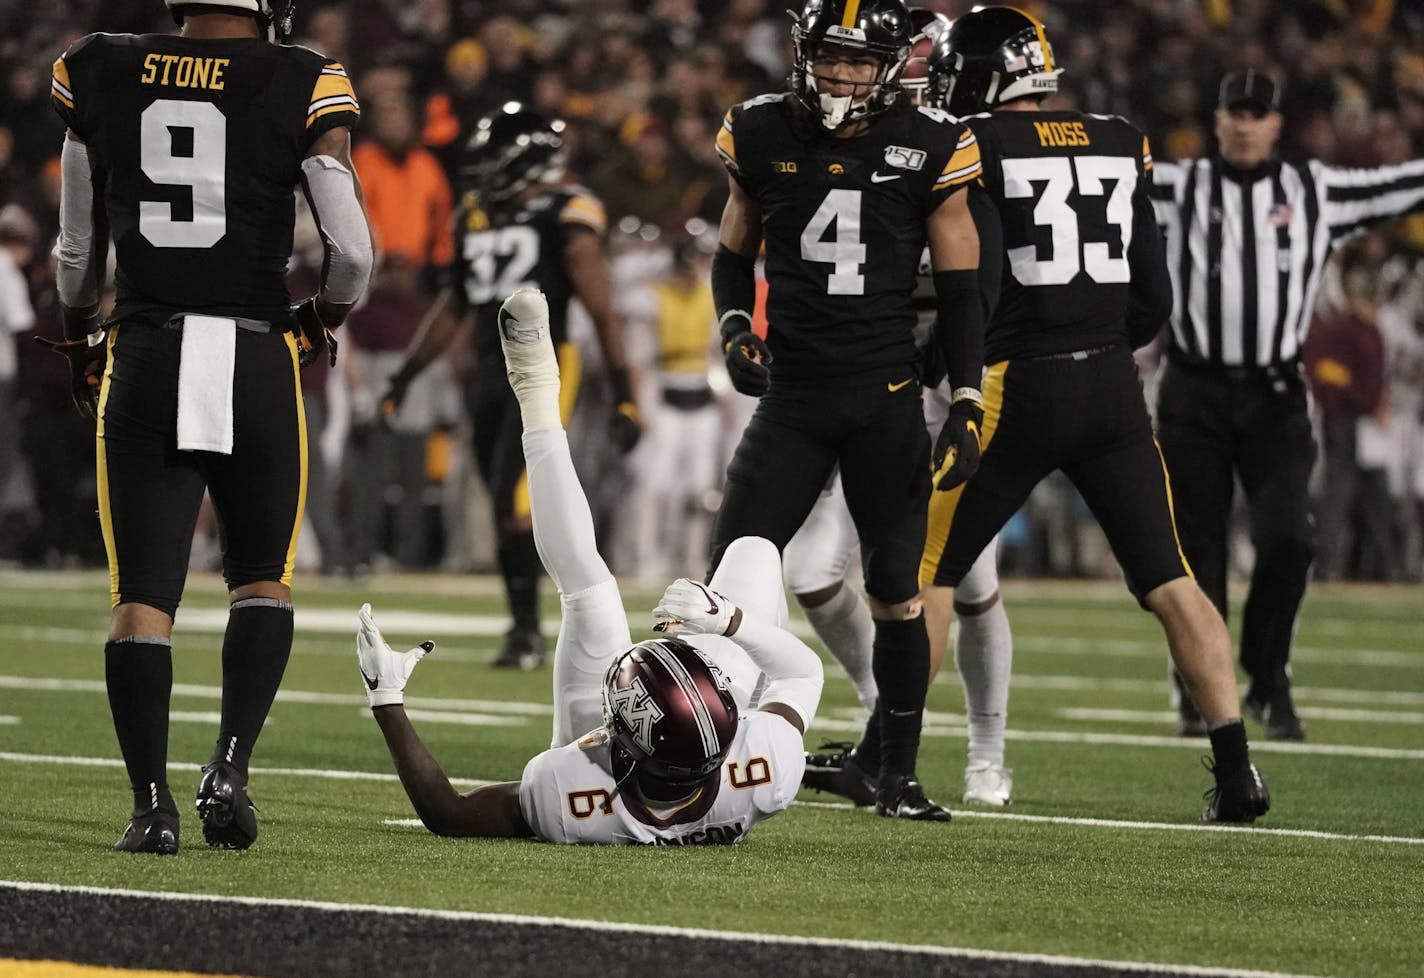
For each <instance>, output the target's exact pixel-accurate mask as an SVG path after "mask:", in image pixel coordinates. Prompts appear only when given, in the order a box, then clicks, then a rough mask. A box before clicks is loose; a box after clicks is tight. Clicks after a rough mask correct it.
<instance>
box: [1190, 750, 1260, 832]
mask: <svg viewBox="0 0 1424 978" xmlns="http://www.w3.org/2000/svg"><path fill="white" fill-rule="evenodd" d="M1202 766H1204V767H1205V768H1206V769H1207V770H1208V771H1210V772H1211V773H1212V776H1213V777H1214V778H1216V784H1215V785H1213V786H1212V787H1211V788H1208V789H1207V791H1206V794H1204V795H1202V797H1203V798H1205V799H1206V811H1204V812H1202V821H1203V822H1248V823H1249V822H1254V821H1256V819H1258V818H1260V817H1261V816H1262V815H1264V814H1266V813H1267V812H1268V811H1270V810H1271V792H1270V790H1269V789H1268V788H1267V787H1266V780H1265V779H1264V778H1262V777H1261V772H1260V771H1258V770H1256V765H1254V764H1247V765H1246V766H1245V767H1243V768H1241V769H1239V770H1237V771H1235V772H1233V773H1232V774H1229V775H1226V776H1222V775H1221V774H1220V773H1219V772H1218V771H1217V768H1216V766H1215V765H1214V764H1212V763H1211V758H1209V757H1203V758H1202Z"/></svg>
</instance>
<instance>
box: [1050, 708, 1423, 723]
mask: <svg viewBox="0 0 1424 978" xmlns="http://www.w3.org/2000/svg"><path fill="white" fill-rule="evenodd" d="M1053 712H1054V713H1056V714H1057V715H1058V716H1060V717H1063V718H1064V719H1065V720H1102V721H1105V722H1108V723H1152V724H1171V723H1174V722H1176V720H1177V712H1176V711H1175V710H1098V709H1091V708H1088V707H1077V706H1069V707H1064V708H1063V709H1061V710H1054V711H1053ZM1296 712H1297V713H1299V714H1300V715H1301V716H1303V717H1305V718H1306V719H1307V720H1343V721H1348V722H1350V723H1406V724H1420V723H1424V713H1412V712H1405V711H1403V710H1342V709H1338V708H1335V707H1329V706H1305V707H1299V708H1297V710H1296Z"/></svg>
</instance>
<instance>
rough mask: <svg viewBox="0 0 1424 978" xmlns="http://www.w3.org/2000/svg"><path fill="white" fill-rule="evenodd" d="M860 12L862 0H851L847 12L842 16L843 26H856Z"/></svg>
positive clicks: (847, 5)
mask: <svg viewBox="0 0 1424 978" xmlns="http://www.w3.org/2000/svg"><path fill="white" fill-rule="evenodd" d="M859 13H860V0H849V2H848V3H847V4H846V7H845V14H844V15H843V16H842V17H841V26H842V27H854V26H855V18H856V15H857V14H859Z"/></svg>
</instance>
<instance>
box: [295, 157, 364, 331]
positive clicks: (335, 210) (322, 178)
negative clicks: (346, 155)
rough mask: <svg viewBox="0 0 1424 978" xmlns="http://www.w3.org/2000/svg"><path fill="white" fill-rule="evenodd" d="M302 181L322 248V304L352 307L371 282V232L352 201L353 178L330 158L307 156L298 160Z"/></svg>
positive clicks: (353, 192)
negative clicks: (323, 268) (324, 276)
mask: <svg viewBox="0 0 1424 978" xmlns="http://www.w3.org/2000/svg"><path fill="white" fill-rule="evenodd" d="M302 182H303V183H304V184H305V185H306V189H307V199H308V200H310V201H311V209H312V216H313V217H315V218H316V225H317V228H318V229H320V231H321V243H322V247H324V248H325V249H326V282H325V283H324V284H323V286H322V293H321V298H322V301H323V302H327V303H330V304H331V305H336V306H349V305H354V304H355V303H356V300H357V299H359V298H361V294H362V293H363V292H365V291H366V284H367V283H368V282H370V280H371V263H372V260H373V255H372V249H371V229H370V228H369V227H368V226H367V224H366V214H365V212H364V211H363V210H362V209H361V202H360V201H359V200H358V199H357V198H356V180H355V177H353V176H352V175H351V171H350V170H348V169H347V168H346V167H345V166H343V165H342V164H341V163H340V162H339V161H338V160H336V159H335V158H334V157H331V156H309V157H307V158H306V159H305V160H303V161H302Z"/></svg>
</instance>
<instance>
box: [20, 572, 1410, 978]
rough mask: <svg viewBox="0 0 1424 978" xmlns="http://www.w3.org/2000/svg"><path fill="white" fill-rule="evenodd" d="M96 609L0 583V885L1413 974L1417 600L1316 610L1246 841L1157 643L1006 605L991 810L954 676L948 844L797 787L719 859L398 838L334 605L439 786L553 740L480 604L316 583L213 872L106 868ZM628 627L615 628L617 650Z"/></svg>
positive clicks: (216, 593)
mask: <svg viewBox="0 0 1424 978" xmlns="http://www.w3.org/2000/svg"><path fill="white" fill-rule="evenodd" d="M105 588H106V579H105V576H104V575H103V574H102V573H91V574H63V575H58V574H57V575H45V574H29V573H26V574H20V573H17V572H4V573H0V639H3V648H4V650H5V651H4V653H3V658H0V879H7V880H25V881H48V882H55V883H62V884H89V885H95V886H111V887H125V888H137V889H154V890H184V891H194V892H204V893H222V894H244V895H257V896H280V897H295V898H307V899H316V900H327V901H337V902H355V903H381V904H401V905H406V906H415V907H434V908H449V909H463V910H483V911H500V912H510V913H521V914H534V915H552V916H561V917H574V918H588V919H603V920H613V921H624V922H634V923H657V924H669V925H683V926H693V927H705V928H716V929H723V930H732V931H745V932H766V933H778V934H797V935H816V936H825V937H845V938H861V939H869V940H878V941H890V942H899V943H912V944H934V945H944V946H955V947H971V948H982V949H994V950H1004V951H1014V952H1036V953H1045V954H1062V955H1074V956H1082V957H1088V958H1095V959H1109V960H1120V961H1140V962H1163V963H1172V964H1189V965H1204V966H1231V967H1236V968H1251V969H1261V970H1266V971H1275V972H1287V973H1298V974H1311V975H1330V976H1346V975H1350V976H1356V975H1358V976H1369V978H1392V976H1396V978H1417V976H1418V975H1419V974H1421V972H1424V964H1421V960H1424V952H1421V950H1420V948H1421V943H1420V936H1419V935H1420V933H1421V926H1424V602H1421V595H1420V591H1419V589H1418V588H1417V587H1415V588H1395V589H1368V588H1360V587H1348V586H1338V587H1317V588H1315V589H1314V590H1313V591H1312V592H1311V594H1310V596H1309V598H1308V599H1307V605H1306V610H1305V614H1304V617H1303V620H1302V622H1301V626H1300V633H1299V637H1298V653H1297V664H1296V674H1297V683H1298V693H1297V702H1298V706H1299V707H1300V712H1301V714H1302V716H1303V717H1304V719H1305V721H1306V723H1307V725H1308V727H1309V731H1310V740H1309V741H1308V742H1307V743H1306V744H1304V745H1274V744H1267V743H1264V742H1262V743H1258V744H1257V745H1255V746H1256V760H1257V763H1258V765H1259V766H1260V767H1261V769H1262V771H1263V773H1264V774H1265V776H1266V778H1267V780H1268V781H1269V783H1270V786H1271V790H1272V795H1273V799H1274V807H1273V809H1272V811H1271V813H1270V814H1269V815H1268V816H1267V817H1266V818H1265V819H1263V820H1262V821H1261V822H1260V823H1258V826H1257V828H1256V829H1246V830H1242V829H1232V830H1225V831H1223V830H1218V829H1215V828H1213V829H1206V830H1204V829H1202V828H1200V827H1199V826H1198V825H1197V822H1196V819H1197V817H1198V815H1199V813H1200V810H1201V807H1202V801H1201V798H1200V795H1201V793H1202V791H1203V790H1204V789H1205V788H1206V787H1208V785H1209V776H1208V775H1207V774H1206V773H1205V772H1204V771H1203V770H1202V769H1201V768H1200V766H1199V757H1200V756H1201V755H1202V754H1203V753H1205V749H1204V748H1205V744H1204V742H1201V743H1186V742H1183V741H1179V740H1177V739H1176V738H1174V737H1172V736H1171V731H1172V725H1173V724H1172V715H1171V714H1170V713H1168V712H1167V708H1166V694H1165V676H1166V660H1165V653H1164V651H1163V649H1162V644H1161V640H1160V637H1159V634H1158V632H1157V631H1156V627H1155V624H1154V622H1153V620H1152V619H1151V618H1150V617H1148V616H1147V615H1145V614H1143V613H1142V612H1140V611H1138V610H1137V609H1136V607H1135V605H1133V604H1132V603H1131V601H1130V599H1128V598H1127V596H1126V593H1125V592H1124V591H1122V590H1121V589H1120V588H1119V587H1117V586H1112V585H1102V584H1085V585H1073V584H1063V583H1057V584H1031V583H1022V582H1009V583H1007V584H1006V588H1005V590H1006V594H1007V598H1008V602H1009V603H1008V607H1009V614H1010V618H1011V620H1012V622H1013V625H1014V633H1015V642H1016V654H1015V665H1014V668H1015V686H1014V693H1013V697H1012V700H1011V704H1010V709H1011V717H1010V742H1009V762H1010V764H1011V766H1012V767H1013V768H1014V773H1015V786H1016V790H1015V796H1014V805H1013V806H1012V808H1011V809H1009V810H1008V811H1007V812H995V813H990V812H982V811H981V812H977V813H976V812H969V811H964V810H963V808H964V806H962V805H961V804H960V803H959V800H958V791H957V790H956V789H957V788H958V786H959V782H960V777H961V772H962V766H963V749H964V736H963V729H962V716H961V712H962V708H963V705H962V699H961V696H960V692H959V687H958V680H957V677H955V676H953V674H952V672H951V674H950V675H948V676H943V677H941V679H940V680H939V682H937V683H936V685H935V686H934V688H933V689H932V691H931V694H930V704H929V709H930V711H931V712H930V714H929V717H928V724H927V731H926V736H925V741H924V746H923V748H922V752H921V768H920V773H921V776H922V779H923V780H924V782H925V783H926V785H927V787H928V788H929V789H930V793H931V795H932V796H935V797H938V798H940V799H941V800H943V801H947V802H952V803H953V804H952V807H953V808H954V809H955V813H956V814H955V819H954V821H953V822H952V823H951V824H950V825H947V826H943V825H918V824H903V823H897V822H891V821H886V820H881V819H877V818H875V817H874V816H873V815H871V814H867V813H866V812H864V811H854V810H851V809H849V808H844V807H840V806H834V805H829V804H825V803H826V802H827V801H829V800H830V799H828V798H827V797H826V796H817V795H813V794H806V795H803V800H804V801H806V802H812V803H815V804H807V805H799V806H797V807H796V808H794V809H792V810H791V811H790V812H788V813H786V814H784V815H782V816H779V817H778V818H776V819H774V820H773V821H771V822H770V823H768V824H766V825H764V826H762V827H760V828H759V829H758V830H757V831H756V832H755V833H754V834H753V835H752V836H751V838H750V839H749V841H748V842H747V843H745V844H743V845H740V846H737V847H734V848H731V849H715V848H709V849H688V850H672V849H662V848H651V849H641V848H639V849H622V850H573V849H568V848H557V847H554V846H548V845H541V844H536V843H511V842H486V843H480V842H470V841H450V840H442V839H437V838H434V837H432V836H430V835H428V834H426V833H425V832H424V830H422V829H419V828H411V827H409V826H406V825H401V824H397V823H398V821H399V820H403V819H408V818H410V816H411V811H410V808H409V806H408V804H407V803H406V800H405V797H404V795H403V793H402V792H401V789H400V786H399V785H398V784H397V783H395V782H394V779H393V778H392V777H391V776H390V767H389V764H388V760H387V757H386V754H385V748H384V746H383V744H382V741H381V738H380V735H379V733H378V731H377V729H376V727H375V724H374V723H373V722H372V721H371V719H370V717H369V714H368V712H367V711H366V709H365V708H364V696H363V695H362V692H361V685H360V678H359V675H358V673H357V670H356V667H355V662H354V655H353V653H352V634H353V632H354V624H355V610H356V608H357V607H358V605H359V604H360V602H361V601H362V600H370V601H372V603H373V605H374V606H375V610H376V614H377V619H378V621H380V622H381V624H382V626H383V627H384V629H385V631H386V633H387V636H388V638H389V639H390V641H391V642H392V644H400V643H404V642H409V643H412V644H413V643H414V642H415V641H417V640H419V639H422V638H426V637H432V638H435V639H436V640H437V642H438V643H439V647H438V649H437V651H436V654H435V655H434V656H432V657H431V658H429V659H427V660H426V661H425V662H424V663H422V665H421V666H420V668H419V669H418V670H417V671H416V673H415V676H414V678H413V680H412V681H411V685H410V687H409V688H408V691H407V692H408V706H409V707H410V709H411V711H412V716H413V718H414V720H415V723H416V726H417V728H418V729H419V730H420V731H421V733H422V734H423V735H424V737H425V738H426V740H427V742H428V743H429V744H430V745H431V747H432V749H433V750H434V751H435V753H436V755H437V756H438V757H439V758H441V760H442V761H443V762H444V763H445V766H446V769H447V771H448V772H449V773H450V774H451V775H452V777H456V778H464V779H471V780H474V779H482V780H484V779H487V780H503V779H513V778H517V777H518V776H519V774H520V771H521V769H522V767H523V764H524V762H525V760H526V759H527V758H529V757H530V756H531V755H532V754H534V753H535V752H537V751H538V750H540V749H541V748H542V747H544V746H547V743H548V736H549V718H550V710H549V707H548V703H549V701H550V691H549V679H550V677H549V671H548V670H547V669H546V670H544V671H541V672H537V673H532V674H513V675H512V674H509V673H507V672H503V671H495V670H491V669H490V668H488V666H486V665H485V661H486V660H487V659H488V658H489V656H490V655H491V654H492V653H493V650H494V648H495V646H496V644H497V643H498V641H499V638H500V635H501V633H502V630H503V627H504V621H503V617H502V615H501V612H500V601H499V597H498V594H497V592H496V591H495V589H494V585H493V583H492V582H491V581H489V580H487V579H475V578H454V577H408V578H398V577H390V578H380V579H376V580H374V581H372V582H368V583H366V584H363V585H360V586H348V585H340V586H338V585H333V584H327V583H321V582H317V583H312V584H309V585H308V586H307V587H304V588H300V589H299V590H298V595H297V600H298V617H297V644H296V649H295V652H294V655H293V657H292V661H291V665H290V667H289V669H288V672H287V677H286V681H285V683H284V687H283V694H282V695H281V696H280V697H279V699H278V702H277V704H276V706H275V707H274V709H273V711H272V716H271V720H270V722H269V725H268V727H267V729H266V731H265V733H264V735H263V740H262V742H261V744H259V747H258V753H257V757H256V758H255V759H254V762H253V763H254V773H253V779H252V785H251V788H252V794H253V797H254V799H255V800H256V803H257V805H258V806H259V808H260V821H261V831H262V837H261V839H260V840H259V841H258V843H257V845H256V846H255V847H254V848H253V849H252V850H250V851H249V852H246V853H240V854H239V853H228V852H215V851H210V850H208V849H206V848H205V847H204V846H203V845H202V841H201V835H200V833H199V831H198V825H197V822H196V819H194V818H192V817H189V816H187V815H186V814H185V818H184V833H185V834H184V849H183V852H182V854H181V855H180V856H179V857H178V858H177V859H150V858H136V857H126V856H119V855H115V854H111V853H110V852H109V851H108V847H109V846H110V845H111V844H112V843H113V841H114V840H115V839H116V838H117V837H118V835H119V833H120V831H121V829H122V828H123V825H124V821H125V813H126V809H127V805H128V791H127V785H126V783H125V778H124V774H123V770H122V767H121V766H119V762H118V749H117V746H116V744H115V741H114V735H113V729H112V727H111V725H110V721H109V715H108V709H107V703H106V700H105V697H104V693H103V682H102V680H103V659H102V651H101V646H102V642H103V635H104V630H105V627H106V622H107V602H106V597H105ZM655 597H656V596H655V595H653V594H650V593H647V592H637V591H632V590H629V591H628V592H627V593H625V603H626V604H627V605H628V606H629V607H630V608H651V606H652V604H653V602H654V598H655ZM224 606H225V601H224V596H223V594H222V591H221V588H220V585H219V583H218V582H216V581H215V580H213V579H211V578H196V579H195V580H194V581H193V582H192V583H191V584H190V589H189V595H188V599H187V603H186V604H185V605H184V608H183V610H182V611H181V612H180V614H179V620H178V629H177V631H176V633H175V664H174V673H175V683H176V684H177V686H176V688H175V694H174V699H173V710H174V722H173V726H172V735H171V753H170V757H171V761H172V762H173V764H174V765H175V766H177V768H178V769H175V770H173V771H172V772H171V781H172V784H173V788H174V794H175V795H177V796H178V797H179V799H180V803H182V802H183V801H184V799H190V798H191V797H192V792H193V790H194V788H195V787H196V784H197V765H198V764H200V763H201V762H202V761H204V760H205V759H206V757H207V754H208V751H209V749H210V747H211V744H212V740H213V737H214V736H215V733H216V723H217V710H218V706H219V701H218V690H217V683H218V680H219V675H220V671H219V661H218V649H219V646H220V643H221V627H222V620H223V617H224V616H223V608H224ZM546 611H547V612H548V614H549V615H551V616H552V615H553V614H554V613H555V603H554V602H553V601H549V602H548V604H547V605H546ZM644 625H645V622H644V621H642V620H637V619H635V634H636V633H637V627H638V626H644ZM551 627H552V626H551ZM827 677H828V681H827V685H826V695H825V697H824V699H823V701H822V708H821V714H820V716H819V717H818V718H817V723H816V727H815V728H813V730H812V731H811V733H810V734H809V735H808V742H809V743H810V745H811V746H812V747H814V746H816V745H817V744H819V742H820V740H821V739H823V738H826V739H853V737H854V733H853V731H854V729H855V728H856V727H858V725H859V721H860V713H859V710H858V708H857V707H856V703H855V698H854V694H853V692H852V690H851V687H850V685H849V684H848V683H847V682H845V681H844V679H843V678H841V677H840V675H839V674H838V673H837V671H836V670H835V668H834V666H832V667H830V668H829V669H828V672H827ZM1251 732H1252V735H1253V736H1259V735H1260V731H1259V729H1258V728H1254V727H1253V728H1252V730H1251ZM362 773H365V774H368V775H371V776H370V777H361V776H360V775H361V774H362ZM1129 823H1132V824H1129ZM1282 830H1288V831H1282Z"/></svg>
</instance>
